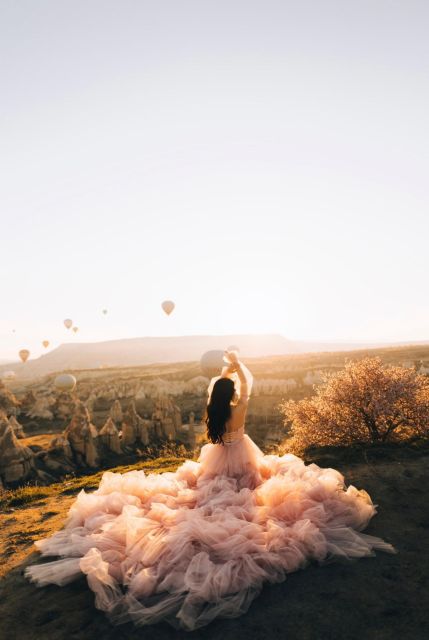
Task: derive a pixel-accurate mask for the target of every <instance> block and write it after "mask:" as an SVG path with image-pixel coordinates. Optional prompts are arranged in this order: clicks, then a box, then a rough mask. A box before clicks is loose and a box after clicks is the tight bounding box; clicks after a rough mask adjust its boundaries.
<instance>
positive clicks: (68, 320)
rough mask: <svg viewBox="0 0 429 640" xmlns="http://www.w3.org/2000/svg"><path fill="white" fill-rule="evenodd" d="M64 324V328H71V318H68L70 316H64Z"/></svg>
mask: <svg viewBox="0 0 429 640" xmlns="http://www.w3.org/2000/svg"><path fill="white" fill-rule="evenodd" d="M64 326H65V328H66V329H71V327H72V326H73V320H70V318H66V319H65V320H64Z"/></svg>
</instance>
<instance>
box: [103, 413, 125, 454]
mask: <svg viewBox="0 0 429 640" xmlns="http://www.w3.org/2000/svg"><path fill="white" fill-rule="evenodd" d="M99 436H100V438H101V441H102V443H103V444H104V445H105V446H106V447H107V448H108V449H109V450H110V451H113V453H117V454H121V453H122V449H121V442H120V439H119V431H118V429H117V427H116V425H115V423H114V421H113V419H112V418H111V417H109V418H108V419H107V421H106V424H105V425H104V427H103V428H102V429H101V431H100V433H99Z"/></svg>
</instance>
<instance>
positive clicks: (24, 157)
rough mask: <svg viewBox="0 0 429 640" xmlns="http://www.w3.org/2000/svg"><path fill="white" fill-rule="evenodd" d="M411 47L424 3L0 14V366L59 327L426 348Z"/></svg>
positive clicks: (227, 4)
mask: <svg viewBox="0 0 429 640" xmlns="http://www.w3.org/2000/svg"><path fill="white" fill-rule="evenodd" d="M428 32H429V3H428V2H427V1H426V0H422V1H419V2H417V1H413V0H400V1H394V0H392V1H387V0H359V2H357V1H351V0H335V1H333V0H331V1H329V0H324V1H323V2H321V1H319V0H313V1H305V0H296V1H295V2H289V1H287V0H278V1H272V0H271V1H270V0H260V1H258V2H253V1H251V0H243V1H237V0H228V1H224V0H216V1H214V0H213V1H212V2H208V1H205V0H195V1H192V2H191V1H187V0H180V1H177V0H171V1H162V0H160V1H158V2H157V1H155V0H153V1H152V2H146V1H144V0H133V1H129V0H115V2H113V1H111V0H73V1H69V2H66V1H65V0H50V1H46V0H27V1H26V0H10V1H5V0H0V87H1V89H0V91H1V98H0V141H1V144H0V170H1V173H0V176H1V177H0V180H1V185H0V215H1V231H2V234H1V252H0V277H1V304H2V312H1V317H0V357H9V356H11V355H15V354H16V351H17V349H18V348H20V347H28V348H30V349H31V351H32V354H34V355H37V354H38V353H39V352H41V351H42V348H41V346H40V342H41V340H43V339H45V338H47V339H50V340H51V341H52V344H53V346H56V345H57V344H58V343H60V342H63V341H68V340H71V339H72V337H71V335H70V334H69V333H68V332H67V331H66V330H65V328H64V327H63V325H62V320H63V319H64V318H67V317H70V318H72V319H73V320H74V321H75V324H76V325H78V326H79V327H80V332H79V333H78V334H77V337H76V338H73V339H75V340H82V341H93V340H102V339H110V338H121V337H133V336H143V335H173V334H188V335H189V334H203V333H210V334H214V333H237V332H240V333H252V332H278V333H281V334H283V335H285V336H287V337H290V338H293V339H318V340H358V341H368V340H392V341H393V340H407V339H409V340H420V339H429V295H428V289H429V287H428V281H429V278H428V250H429V249H428V247H429V233H428V231H429V206H428V205H429V195H428V166H429V157H428V156H429V151H428V150H429V128H428V120H427V118H428V116H427V114H428V113H429V84H428V83H429V80H428V72H429V38H428V37H427V34H428ZM165 298H171V299H173V300H175V301H176V304H177V307H176V311H175V312H174V314H172V315H171V316H170V317H167V316H165V315H164V314H163V312H162V311H161V309H160V303H161V302H162V300H163V299H165ZM104 307H106V308H108V309H109V313H108V315H107V316H103V315H102V313H101V309H102V308H104ZM12 329H15V330H16V332H15V333H12Z"/></svg>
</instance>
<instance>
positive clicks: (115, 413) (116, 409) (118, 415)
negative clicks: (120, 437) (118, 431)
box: [110, 400, 123, 424]
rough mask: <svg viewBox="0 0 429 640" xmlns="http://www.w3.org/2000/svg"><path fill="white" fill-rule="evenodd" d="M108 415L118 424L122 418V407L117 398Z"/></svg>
mask: <svg viewBox="0 0 429 640" xmlns="http://www.w3.org/2000/svg"><path fill="white" fill-rule="evenodd" d="M110 417H111V418H112V420H113V422H114V423H115V424H120V423H121V422H122V420H123V413H122V407H121V403H120V402H119V400H115V402H114V403H113V404H112V406H111V408H110Z"/></svg>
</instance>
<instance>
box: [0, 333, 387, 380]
mask: <svg viewBox="0 0 429 640" xmlns="http://www.w3.org/2000/svg"><path fill="white" fill-rule="evenodd" d="M231 345H234V346H237V347H239V349H240V354H241V356H242V357H244V358H246V357H248V358H261V357H264V356H275V355H290V354H298V353H311V352H336V351H352V350H357V349H363V348H378V347H386V346H388V345H387V344H381V343H374V344H362V343H360V344H359V343H341V342H337V343H323V342H304V341H293V340H288V339H287V338H285V337H284V336H281V335H277V334H261V335H259V334H255V335H252V334H250V335H249V334H248V335H227V336H198V335H197V336H167V337H161V336H160V337H143V338H128V339H123V340H109V341H107V342H93V343H89V342H88V343H85V342H81V343H67V344H62V345H60V346H59V347H57V348H56V349H53V350H52V351H50V352H48V353H46V354H43V355H42V356H40V357H39V358H36V359H35V360H31V359H30V360H28V361H27V362H26V363H25V364H22V363H20V362H19V363H10V362H9V363H8V364H3V365H0V375H1V373H2V372H4V371H7V370H9V371H15V373H16V374H17V376H19V377H21V378H35V377H39V376H44V375H46V374H49V373H53V372H55V371H63V370H66V369H75V370H76V369H96V368H99V367H130V366H131V367H132V366H139V365H147V364H155V363H170V362H190V361H195V360H199V359H200V358H201V356H202V354H203V353H204V352H205V351H209V350H211V349H226V348H228V347H229V346H231Z"/></svg>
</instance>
